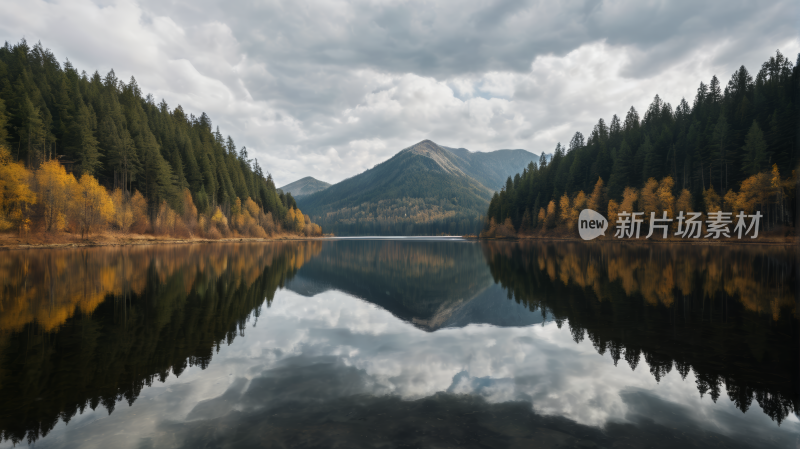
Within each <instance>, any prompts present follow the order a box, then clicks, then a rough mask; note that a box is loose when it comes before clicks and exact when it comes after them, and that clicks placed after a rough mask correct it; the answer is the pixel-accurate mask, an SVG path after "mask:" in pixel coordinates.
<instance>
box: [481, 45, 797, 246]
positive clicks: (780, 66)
mask: <svg viewBox="0 0 800 449" xmlns="http://www.w3.org/2000/svg"><path fill="white" fill-rule="evenodd" d="M799 63H800V61H799ZM798 95H800V70H799V69H798V67H797V66H794V65H793V64H792V62H791V61H789V60H788V59H787V58H786V57H784V56H783V55H782V54H781V53H780V51H778V52H777V53H776V55H775V56H772V57H770V58H769V60H768V61H767V62H765V63H764V64H763V65H762V67H761V69H760V70H759V72H758V73H757V74H756V75H755V78H753V76H752V75H751V74H750V73H749V72H748V70H747V69H746V68H745V67H744V66H741V67H740V68H739V69H738V70H736V71H735V72H734V73H733V75H732V76H731V79H730V81H728V84H727V86H723V85H722V84H721V83H720V81H719V79H717V77H716V76H714V77H713V78H712V79H711V81H710V82H709V83H708V84H705V83H703V82H701V83H700V86H699V87H698V89H697V94H696V96H695V98H694V101H693V103H692V105H690V104H689V103H688V102H687V101H686V100H685V99H681V101H680V103H679V104H678V106H677V107H675V108H674V109H673V107H672V106H671V105H670V104H669V103H666V102H664V101H663V100H662V99H661V98H660V97H659V96H658V95H656V97H655V99H654V100H653V102H652V103H651V104H650V106H649V107H648V109H647V111H645V113H644V117H642V118H640V116H639V113H638V112H637V111H636V109H634V108H633V107H631V108H630V110H629V111H628V113H627V114H626V116H625V117H624V119H622V118H620V117H618V116H617V115H614V116H613V117H612V119H611V122H610V124H606V122H605V121H604V120H603V119H602V118H601V119H600V120H599V121H598V123H597V124H596V125H595V127H594V129H593V130H592V132H591V133H590V135H589V136H588V138H586V139H584V136H583V134H581V133H580V132H576V133H575V135H574V136H573V137H572V139H571V140H570V143H569V145H568V146H566V147H564V146H562V145H561V144H560V143H559V144H558V145H557V146H556V149H555V152H554V156H553V158H552V160H551V161H549V162H548V161H547V160H545V159H544V158H542V159H540V161H539V163H538V164H537V163H531V164H529V165H528V167H526V168H525V169H524V170H523V172H522V173H521V174H517V175H516V176H514V177H513V178H511V177H509V178H508V180H507V182H506V185H505V187H504V188H503V189H502V190H501V191H500V192H499V193H496V194H495V195H494V197H493V198H492V200H491V203H490V205H489V209H488V213H487V220H486V222H485V223H484V235H487V236H494V235H498V234H499V235H503V234H505V235H512V234H517V233H523V234H524V233H532V232H534V231H536V230H547V229H553V228H558V227H562V228H569V227H574V225H575V223H576V220H577V214H576V211H577V213H580V210H582V209H584V208H591V209H594V210H596V211H598V212H601V213H603V214H608V215H614V214H615V213H616V212H619V211H626V212H634V211H636V212H645V217H646V218H648V219H649V216H650V212H651V211H654V212H657V215H658V216H659V217H660V216H661V211H667V212H668V213H669V214H670V215H669V217H670V218H675V214H677V212H678V211H681V210H682V211H684V212H689V211H705V212H711V211H718V210H723V211H734V210H735V211H739V210H749V211H751V212H752V211H754V210H758V211H760V212H761V213H762V215H764V216H765V217H766V219H765V220H762V226H766V227H774V226H779V225H789V226H793V225H794V224H795V223H796V215H797V208H796V205H795V204H794V202H793V201H791V200H792V199H793V195H794V194H795V193H794V190H795V185H796V183H797V176H796V173H795V172H794V170H795V169H796V167H797V166H798V162H800V153H798V142H797V138H798V134H797V132H798V128H800V124H799V123H798V118H800V115H798V105H800V99H799V98H798ZM609 219H610V221H611V223H610V227H613V226H614V224H613V222H614V221H615V217H614V218H612V217H610V216H609ZM762 229H763V227H762ZM539 232H541V231H539Z"/></svg>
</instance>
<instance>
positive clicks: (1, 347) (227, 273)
mask: <svg viewBox="0 0 800 449" xmlns="http://www.w3.org/2000/svg"><path fill="white" fill-rule="evenodd" d="M320 248H321V243H320V242H299V243H287V244H268V245H264V244H213V245H202V244H198V245H175V246H169V247H166V246H142V247H126V248H91V249H80V250H75V249H69V250H32V251H9V252H6V253H4V254H3V256H4V257H3V258H2V261H0V291H2V297H0V311H2V313H0V398H2V400H0V437H2V439H0V441H4V440H11V441H12V442H14V443H17V442H21V441H24V440H26V439H27V441H28V442H29V443H30V442H33V441H36V440H37V439H38V438H39V437H41V436H44V435H47V433H48V432H49V431H50V430H51V429H52V428H53V427H54V426H55V425H56V423H57V422H58V420H59V418H60V419H62V420H64V421H65V422H69V420H70V419H71V418H72V417H74V416H75V415H76V414H77V413H78V412H81V413H82V412H83V411H84V409H85V408H86V407H90V408H92V409H95V408H96V407H97V406H98V405H100V404H102V405H103V406H104V407H105V408H106V409H107V410H108V412H109V414H110V413H111V412H113V410H114V405H115V403H116V401H120V400H123V399H124V400H125V401H127V402H128V404H129V405H130V404H132V403H133V402H134V401H135V400H136V398H137V397H138V396H139V393H140V392H141V390H142V388H144V387H145V386H150V385H152V384H153V382H154V381H155V380H159V381H161V382H163V381H164V380H165V379H166V378H167V376H168V375H169V373H170V372H172V373H173V374H175V375H176V376H180V374H181V373H182V372H183V371H184V370H185V369H186V368H187V367H189V366H200V367H202V368H205V367H206V366H208V364H209V363H210V361H211V358H212V355H213V353H214V350H215V348H216V350H217V351H219V347H220V345H221V344H230V343H231V342H232V341H233V339H234V338H235V337H236V336H237V334H238V335H242V336H243V335H244V330H245V329H244V324H245V322H246V321H247V320H248V318H250V317H251V316H252V315H255V317H258V316H259V314H260V313H261V306H262V304H263V303H264V300H265V299H266V302H267V305H269V304H270V302H271V301H272V298H273V296H274V294H275V291H276V290H277V289H278V287H282V286H283V285H284V284H285V282H286V281H287V280H288V279H291V277H292V276H294V274H295V273H296V272H297V270H298V269H299V268H300V267H302V266H303V264H304V263H305V262H306V261H307V260H309V259H310V258H312V257H314V256H315V255H316V254H318V253H319V251H320Z"/></svg>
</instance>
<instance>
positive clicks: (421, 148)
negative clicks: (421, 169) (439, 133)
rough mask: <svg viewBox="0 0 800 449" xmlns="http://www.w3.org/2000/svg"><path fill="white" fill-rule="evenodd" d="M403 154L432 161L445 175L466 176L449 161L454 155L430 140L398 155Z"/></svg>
mask: <svg viewBox="0 0 800 449" xmlns="http://www.w3.org/2000/svg"><path fill="white" fill-rule="evenodd" d="M403 153H406V154H414V155H418V156H423V157H426V158H428V159H431V160H432V161H434V162H435V163H436V164H437V165H438V166H439V167H441V169H442V170H444V171H445V172H446V173H450V174H453V175H461V176H466V174H465V173H464V172H463V171H462V170H461V169H460V168H458V166H457V165H456V164H455V163H453V161H452V160H451V159H452V158H453V157H455V154H453V153H452V152H451V151H449V150H447V149H446V148H444V147H442V146H440V145H438V144H436V143H435V142H433V141H431V140H428V139H425V140H423V141H421V142H419V143H417V144H415V145H412V146H410V147H408V148H406V149H405V150H403V151H401V152H400V153H399V154H403Z"/></svg>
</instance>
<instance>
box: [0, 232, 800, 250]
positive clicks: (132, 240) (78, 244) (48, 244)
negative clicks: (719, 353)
mask: <svg viewBox="0 0 800 449" xmlns="http://www.w3.org/2000/svg"><path fill="white" fill-rule="evenodd" d="M36 237H39V238H41V237H42V235H36ZM362 237H379V236H362ZM453 237H460V238H463V239H465V240H474V241H485V242H502V241H508V242H524V241H540V242H542V241H547V242H577V243H624V244H639V245H650V244H661V245H663V244H681V245H701V246H706V245H710V246H717V245H736V246H738V245H745V246H754V245H756V246H800V237H788V236H787V237H764V239H755V240H752V239H747V240H745V239H742V240H738V239H725V240H712V239H691V240H684V239H658V240H651V239H615V238H613V237H605V238H603V237H600V238H596V239H594V240H583V239H581V238H580V237H573V236H518V237H489V238H487V237H477V236H474V235H473V236H453ZM327 238H335V237H332V236H322V237H306V236H299V235H298V236H296V235H291V234H282V235H277V236H275V237H268V238H258V237H228V238H222V239H205V238H173V237H159V236H153V235H141V234H137V235H136V236H130V235H126V236H124V237H123V236H117V235H114V234H110V235H109V234H101V235H99V236H96V237H93V238H91V239H87V240H80V239H76V240H75V241H67V242H63V241H62V242H53V241H44V242H30V241H23V240H24V239H22V238H20V237H17V236H14V235H13V234H12V235H9V234H5V235H3V234H0V252H2V251H14V250H27V249H63V248H96V247H104V246H109V247H111V246H142V245H185V244H195V243H269V242H287V241H310V240H325V239H327ZM12 240H16V242H12ZM29 240H30V239H29Z"/></svg>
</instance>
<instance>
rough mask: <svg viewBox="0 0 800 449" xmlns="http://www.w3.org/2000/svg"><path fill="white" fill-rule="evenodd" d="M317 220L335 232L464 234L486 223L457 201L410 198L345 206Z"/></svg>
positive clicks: (341, 233) (473, 231) (346, 233)
mask: <svg viewBox="0 0 800 449" xmlns="http://www.w3.org/2000/svg"><path fill="white" fill-rule="evenodd" d="M316 220H318V222H319V223H320V224H323V225H324V226H325V229H326V230H328V231H329V232H332V233H334V234H336V235H464V234H470V233H475V232H477V230H479V229H480V227H481V224H482V223H483V217H482V216H481V215H479V214H477V213H474V214H471V213H470V211H469V209H465V208H463V207H461V204H460V203H459V202H458V201H457V200H446V199H442V198H408V197H403V198H397V199H385V200H380V201H377V202H367V203H362V204H360V205H357V206H353V207H343V208H341V209H337V210H335V211H331V212H327V213H325V214H324V215H322V216H321V217H319V218H316Z"/></svg>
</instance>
